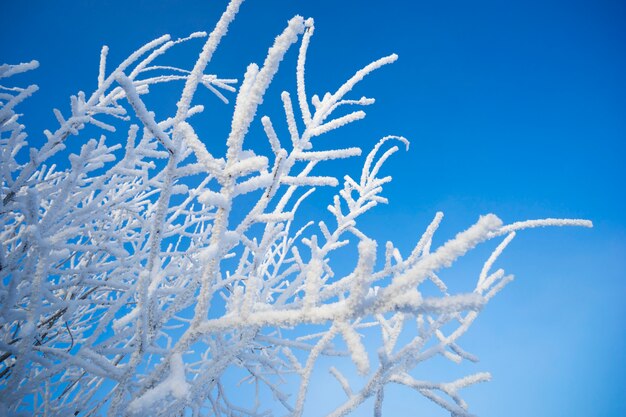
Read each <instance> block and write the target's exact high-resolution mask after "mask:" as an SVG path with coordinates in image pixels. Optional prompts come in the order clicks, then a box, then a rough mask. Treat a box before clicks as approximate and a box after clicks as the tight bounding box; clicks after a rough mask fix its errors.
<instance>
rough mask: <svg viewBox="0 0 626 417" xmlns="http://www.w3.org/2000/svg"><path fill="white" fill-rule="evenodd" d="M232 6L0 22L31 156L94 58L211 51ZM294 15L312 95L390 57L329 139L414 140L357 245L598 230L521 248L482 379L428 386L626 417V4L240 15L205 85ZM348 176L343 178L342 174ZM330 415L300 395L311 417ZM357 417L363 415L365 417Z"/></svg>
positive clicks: (484, 340)
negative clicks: (169, 44)
mask: <svg viewBox="0 0 626 417" xmlns="http://www.w3.org/2000/svg"><path fill="white" fill-rule="evenodd" d="M225 4H226V2H225V1H208V0H207V1H195V0H194V1H174V0H167V1H162V0H155V1H147V0H138V1H120V0H102V1H92V0H85V1H80V2H72V1H68V0H61V1H55V2H46V1H41V0H35V1H30V2H27V3H26V2H10V3H8V4H6V5H3V6H2V9H3V13H2V14H1V16H0V39H2V40H1V41H0V61H2V62H7V63H17V62H24V61H29V60H31V59H37V60H39V61H40V64H41V67H40V68H39V69H38V70H36V71H35V72H32V73H29V74H27V75H20V76H19V77H15V82H19V83H20V85H23V84H26V83H27V82H30V83H37V84H39V86H40V88H41V90H40V91H39V92H38V93H37V94H36V95H35V96H34V97H32V98H31V99H30V100H29V101H28V102H27V103H24V104H23V105H20V107H19V111H21V112H24V113H25V116H24V118H23V119H22V122H23V123H25V124H26V125H27V126H28V131H29V134H30V138H31V141H32V142H31V143H33V144H36V143H40V142H38V141H40V140H41V139H40V137H41V131H42V130H43V129H44V128H48V129H52V128H54V127H55V119H54V116H53V114H52V111H51V109H52V108H53V107H58V108H60V109H61V110H66V109H67V108H68V106H69V95H71V94H75V93H76V92H77V91H78V90H85V91H92V90H93V89H94V87H95V85H96V78H97V70H98V59H99V51H100V47H101V46H102V45H103V44H106V45H108V46H109V47H110V53H109V59H110V62H115V63H118V62H119V61H120V60H121V59H123V58H124V57H125V56H127V55H128V54H129V53H131V52H132V51H134V50H135V49H136V48H137V47H139V46H140V45H142V44H143V43H145V42H147V41H149V40H151V39H154V38H156V37H158V36H160V35H162V34H164V33H170V34H172V36H173V37H175V38H176V37H182V36H186V35H187V34H189V33H191V32H194V31H199V30H205V31H210V30H211V29H212V27H213V24H214V23H215V22H216V21H217V18H218V17H219V15H220V13H221V11H222V10H223V8H224V7H225ZM294 14H301V15H303V16H305V17H309V16H311V17H314V18H315V21H316V32H315V36H314V37H313V39H312V44H311V47H310V49H309V57H308V62H307V64H308V67H307V88H308V91H309V92H310V93H318V94H320V95H323V93H324V92H326V91H327V90H332V89H335V88H337V87H338V86H339V85H341V83H342V82H343V81H344V80H345V79H347V78H348V77H349V76H351V75H352V73H353V72H354V71H355V70H357V69H358V68H360V67H362V66H364V65H365V64H367V63H369V62H371V61H373V60H375V59H377V58H379V57H381V56H385V55H388V54H389V53H392V52H395V53H397V54H398V55H399V57H400V58H399V60H398V61H397V62H396V63H394V64H393V65H391V66H387V67H385V68H383V69H381V70H379V71H377V72H376V73H375V74H373V75H372V76H371V77H369V78H368V79H366V80H365V81H364V82H363V83H362V84H361V85H360V86H359V87H358V88H357V89H356V91H354V92H353V93H352V97H353V98H358V97H360V96H361V95H367V96H369V97H374V98H376V99H377V102H376V104H375V105H374V106H372V107H370V108H367V109H365V110H366V112H367V113H368V116H367V118H366V119H365V120H364V121H360V122H358V123H357V124H355V125H354V126H350V127H347V128H345V129H340V130H339V131H337V133H336V134H333V136H332V139H330V140H336V141H339V142H340V143H341V144H342V145H343V144H345V147H347V146H354V145H358V146H362V147H363V148H364V150H365V151H367V150H369V149H370V148H371V147H372V146H373V145H374V144H375V143H376V142H377V141H378V139H379V138H380V137H382V136H385V135H388V134H396V135H402V136H405V137H407V138H408V139H409V140H411V147H410V149H409V151H408V152H404V151H403V152H400V153H399V154H397V155H394V157H393V159H392V160H391V161H389V163H388V164H387V166H386V167H385V172H386V173H387V174H389V175H392V176H393V177H394V182H393V183H392V184H391V185H389V186H388V187H387V188H386V192H384V193H383V195H385V196H386V197H388V198H389V200H390V204H389V205H388V206H385V207H379V208H377V210H375V211H374V212H372V213H369V214H368V215H367V217H366V218H365V220H366V222H367V224H366V225H365V226H363V230H364V231H366V232H367V233H370V234H371V235H372V236H373V237H376V238H379V239H381V240H382V242H384V241H385V240H387V239H389V240H393V241H394V242H395V243H396V245H397V246H398V247H399V248H400V249H401V250H402V248H404V249H405V251H409V250H410V249H411V248H412V246H413V245H414V244H415V241H416V240H417V239H418V238H419V236H420V235H421V233H422V231H423V230H424V229H425V227H426V226H427V225H428V223H429V222H430V220H431V219H432V217H433V216H434V214H435V213H436V212H437V211H443V212H444V213H445V218H444V221H443V224H442V226H441V228H440V230H439V232H438V234H437V235H436V239H435V244H441V243H443V242H444V241H446V240H447V239H449V238H450V237H452V236H454V234H455V233H457V232H458V231H460V230H463V229H464V228H466V227H468V226H469V225H470V224H472V223H473V222H474V221H475V220H476V219H477V218H478V216H479V215H481V214H485V213H489V212H492V213H495V214H497V215H498V216H500V217H501V218H502V219H503V220H504V221H505V222H513V221H517V220H525V219H533V218H544V217H569V218H586V219H590V220H592V221H593V222H594V228H593V229H542V230H529V231H525V232H522V233H520V235H519V236H518V237H517V238H516V239H515V241H514V242H513V243H512V245H511V246H510V247H509V248H508V249H507V251H506V252H505V254H504V255H503V256H502V257H501V258H500V260H499V262H498V264H497V266H499V267H502V268H505V269H506V270H507V272H509V273H513V274H515V276H516V280H515V281H514V282H513V283H512V284H510V286H509V287H508V288H507V289H505V290H504V291H503V292H502V293H501V294H499V295H498V296H497V297H496V298H495V299H494V300H493V301H492V302H491V303H490V304H489V305H488V306H487V307H486V309H485V310H484V311H483V313H482V314H481V317H480V318H479V319H478V320H477V322H476V323H475V325H474V326H473V328H472V329H470V331H469V332H468V334H467V335H466V336H464V337H463V339H462V340H461V344H462V345H463V346H464V347H465V348H466V349H467V350H469V351H470V352H472V353H474V354H476V355H478V356H479V357H480V358H481V362H480V363H478V364H477V365H471V366H462V367H459V368H458V369H456V368H445V369H444V368H443V367H442V368H440V369H434V368H432V367H436V366H437V365H438V364H437V363H435V364H433V365H428V366H427V367H424V369H423V370H424V372H425V374H424V375H425V377H428V376H429V375H432V374H431V373H430V372H434V373H436V372H441V373H442V375H444V374H445V375H454V376H456V377H459V376H462V375H464V372H465V373H467V372H478V371H484V370H487V371H490V372H491V373H492V375H493V381H492V382H490V383H488V384H481V385H478V386H475V387H472V388H470V389H468V390H467V391H466V392H465V397H464V398H466V400H467V402H468V403H469V404H470V410H471V411H473V412H474V413H476V414H477V415H480V416H483V417H498V416H507V417H517V416H535V417H543V416H545V417H551V416H569V417H578V416H580V417H586V416H609V417H612V416H615V417H617V416H623V415H626V399H625V398H624V395H623V389H624V387H626V372H625V370H626V353H625V352H626V326H625V325H624V319H626V187H625V182H626V145H625V140H626V78H625V77H624V74H626V4H624V3H623V2H619V1H609V0H596V1H593V0H584V1H577V0H575V1H567V2H566V1H557V0H546V1H538V0H526V1H521V0H511V1H507V2H502V1H484V0H478V1H474V2H461V1H441V2H424V1H411V2H409V1H401V2H396V3H394V4H392V3H389V2H377V3H373V2H362V1H357V0H342V1H336V0H335V1H331V0H315V1H314V0H308V1H303V0H292V1H287V0H284V1H277V0H247V2H246V3H244V5H243V7H242V10H241V12H240V14H239V15H238V17H237V20H236V21H235V22H234V23H233V25H232V26H231V29H230V32H229V34H228V35H227V37H226V38H225V39H224V41H223V42H222V44H221V45H220V47H219V49H218V51H217V53H216V55H215V57H214V59H213V62H212V63H211V64H210V67H209V69H208V72H209V73H217V74H219V75H220V76H222V77H226V78H231V77H232V78H239V79H241V78H242V74H243V72H244V70H245V66H246V65H247V64H248V63H249V62H252V61H254V62H260V61H262V59H263V58H264V56H265V53H266V50H267V48H268V47H269V46H270V45H271V43H272V39H273V38H274V37H275V36H276V35H277V34H278V33H280V32H281V31H282V29H283V28H284V26H285V23H286V21H287V20H288V19H289V18H290V17H292V16H293V15H294ZM200 47H201V42H196V43H194V44H190V45H189V46H185V47H184V48H181V50H180V51H178V52H175V53H174V54H173V55H170V57H169V58H167V59H170V60H173V61H174V62H177V63H180V62H187V63H188V65H191V63H192V62H193V59H194V57H195V56H197V53H198V50H199V48H200ZM170 62H171V61H170ZM283 89H288V90H289V91H290V92H292V93H293V92H295V53H294V51H291V53H290V54H289V55H288V56H287V59H286V61H285V62H284V64H283V67H282V69H281V72H280V75H279V76H277V78H276V79H275V82H274V84H273V85H272V87H271V88H270V90H269V92H268V99H267V100H266V102H265V107H264V108H263V112H266V113H268V114H271V115H274V116H273V117H274V118H275V120H276V122H275V124H278V122H279V121H282V120H283V119H281V118H280V114H281V111H280V107H279V106H278V103H279V100H278V96H279V93H280V91H281V90H283ZM157 94H158V93H157ZM162 94H163V95H162V96H158V95H157V98H159V100H162V102H161V103H160V104H159V105H160V106H163V111H164V112H166V111H168V110H171V108H173V106H174V105H175V99H174V100H172V101H171V102H168V101H167V99H166V97H168V96H167V94H165V92H164V93H162ZM160 97H163V98H162V99H161V98H160ZM173 97H175V96H173ZM170 99H171V97H170ZM198 100H199V101H201V102H202V103H203V104H205V105H206V106H207V108H210V110H211V111H210V112H209V113H210V114H208V115H207V116H206V118H205V119H203V121H200V122H199V123H201V124H204V126H205V128H206V129H207V131H208V130H210V131H211V132H212V134H211V137H212V138H215V139H214V140H215V143H212V144H211V146H214V147H215V148H216V149H219V146H223V145H221V143H222V142H223V141H224V139H223V138H225V135H226V132H227V130H228V123H225V122H227V121H228V120H229V119H230V114H231V112H232V106H227V105H223V104H222V103H221V102H219V101H218V100H216V99H215V98H214V97H213V96H212V95H210V93H206V94H199V95H198ZM256 139H258V140H260V139H259V138H256ZM250 140H251V141H254V140H255V137H251V138H250ZM325 140H326V139H325ZM357 162H358V161H355V162H351V163H348V164H347V165H344V166H342V167H341V168H342V169H344V168H345V169H348V170H352V171H353V172H354V171H355V170H356V169H357V167H358V163H357ZM329 166H330V167H329V169H333V167H335V168H336V167H337V165H332V164H329ZM321 207H324V206H321ZM303 210H305V211H304V212H305V213H306V210H311V212H313V211H315V210H319V208H316V207H314V206H310V207H304V208H303ZM480 254H481V253H479V255H480ZM478 260H479V257H477V258H476V259H475V260H473V259H469V260H467V261H463V262H461V263H460V264H459V269H458V270H457V274H458V276H453V277H452V278H453V279H458V280H459V282H462V280H463V279H466V280H474V279H475V276H476V274H477V273H478V272H479V270H480V269H479V267H478V270H477V265H478V263H477V262H478ZM455 369H456V370H455ZM449 370H450V373H449V374H447V373H446V372H448V371H449ZM320 378H322V377H320ZM329 384H331V383H329ZM329 390H330V391H333V392H336V391H339V387H338V386H330V387H329ZM407 393H408V392H407V391H404V390H398V391H391V392H390V393H389V394H388V397H387V403H386V404H387V405H386V407H385V412H386V413H387V415H391V416H394V417H401V416H409V415H411V416H414V415H429V416H437V415H445V413H443V412H442V411H439V410H438V409H437V408H434V407H433V408H429V407H431V406H430V405H428V404H427V403H426V402H425V401H421V400H416V401H413V398H415V397H414V396H413V394H412V393H411V394H409V395H407ZM332 395H335V394H334V393H332V392H328V393H327V392H322V391H319V392H313V393H312V394H311V398H310V401H311V402H313V403H314V402H315V401H321V400H324V399H325V398H327V397H325V396H332ZM422 406H424V407H425V408H424V409H423V410H424V412H423V414H420V413H419V412H417V410H420V409H421V408H420V407H422ZM308 415H310V416H315V415H319V414H316V413H315V412H314V411H310V412H309V414H308ZM357 415H359V416H361V415H363V416H365V415H371V409H369V408H368V409H365V408H361V409H359V410H358V413H357Z"/></svg>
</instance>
